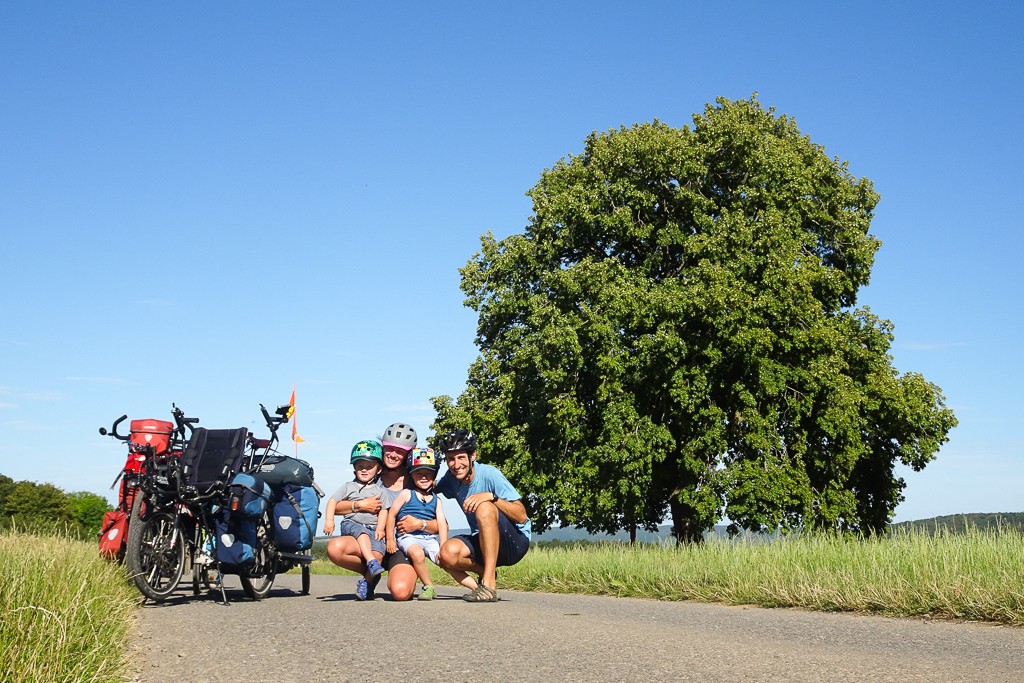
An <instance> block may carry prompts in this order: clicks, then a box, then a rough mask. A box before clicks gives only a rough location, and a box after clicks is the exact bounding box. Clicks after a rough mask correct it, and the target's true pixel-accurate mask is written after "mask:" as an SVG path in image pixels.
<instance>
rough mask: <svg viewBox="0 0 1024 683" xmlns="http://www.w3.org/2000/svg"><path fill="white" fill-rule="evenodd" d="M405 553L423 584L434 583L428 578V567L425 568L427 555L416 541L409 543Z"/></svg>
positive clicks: (429, 584)
mask: <svg viewBox="0 0 1024 683" xmlns="http://www.w3.org/2000/svg"><path fill="white" fill-rule="evenodd" d="M405 554H406V555H408V556H409V561H410V562H412V568H413V569H415V570H416V576H418V577H420V581H422V582H423V585H424V586H432V585H434V582H433V581H431V580H430V569H428V568H427V556H426V555H425V554H424V553H423V548H421V547H420V546H419V545H418V544H416V543H410V544H409V547H408V549H407V550H406V551H405Z"/></svg>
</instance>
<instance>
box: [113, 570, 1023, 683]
mask: <svg viewBox="0 0 1024 683" xmlns="http://www.w3.org/2000/svg"><path fill="white" fill-rule="evenodd" d="M227 585H228V598H229V600H231V604H230V605H229V606H223V605H221V604H219V603H218V602H217V600H218V599H219V595H220V594H219V593H209V594H204V595H200V596H198V597H193V596H192V594H191V587H190V584H189V588H188V589H187V590H182V591H181V592H180V594H179V595H177V596H175V597H173V598H172V599H171V600H169V601H168V602H166V603H163V604H160V605H146V606H144V607H143V608H142V609H141V610H140V614H139V618H138V622H137V624H136V629H135V634H134V640H133V642H132V644H131V646H130V647H131V650H132V652H133V661H135V662H136V665H135V671H134V672H133V673H132V676H131V677H130V678H129V679H128V680H129V681H136V682H138V683H186V682H188V683H191V682H193V681H197V682H198V681H201V682H206V681H210V682H217V681H224V682H230V683H237V682H239V681H242V682H244V683H262V682H263V681H288V683H302V682H305V681H331V682H342V681H358V682H360V683H373V682H375V681H381V682H388V683H391V682H396V681H397V682H405V681H409V682H410V683H413V682H415V683H428V682H430V681H445V682H448V683H459V682H470V681H474V682H475V681H485V680H486V681H497V682H505V681H514V682H516V683H525V682H528V681H573V682H585V681H596V682H604V681H643V682H651V681H702V682H708V683H714V682H716V681H722V682H726V681H728V682H729V683H733V682H736V681H787V682H789V681H793V682H800V681H814V682H815V683H819V682H826V683H831V682H838V681H872V682H877V681H900V682H906V681H930V682H932V683H936V682H942V681H979V682H980V681H984V682H986V683H995V682H999V681H1007V682H1010V681H1014V682H1017V681H1024V629H1019V628H1012V627H1000V626H993V625H987V624H970V623H948V622H938V621H927V620H921V619H887V618H881V617H871V616H854V615H848V614H822V613H814V612H805V611H801V610H778V609H775V610H770V609H761V608H756V607H749V608H748V607H727V606H721V605H705V604H698V603H680V602H658V601H653V600H634V599H625V598H608V597H595V596H576V595H552V594H546V593H517V592H512V591H501V597H502V600H501V601H500V602H497V603H490V604H469V603H466V602H464V601H463V600H461V599H460V598H459V597H458V596H460V595H461V594H462V593H463V592H465V591H464V590H463V589H461V588H448V587H444V586H442V587H440V588H439V589H438V593H439V597H438V599H436V600H434V601H433V602H417V601H415V600H414V601H412V602H408V603H397V602H394V601H392V600H390V599H389V598H386V597H385V599H381V598H378V599H376V600H373V601H368V602H357V601H356V600H355V598H354V597H353V592H354V590H355V579H354V577H349V576H313V578H312V589H311V593H310V595H308V596H302V595H300V594H299V593H298V585H299V577H298V576H291V575H289V576H283V577H279V578H278V580H277V582H276V583H275V585H274V589H273V591H272V592H271V595H270V596H269V597H268V598H267V599H266V600H263V601H261V602H253V601H250V600H247V599H246V598H245V597H244V595H243V593H242V591H241V589H240V587H239V585H238V582H237V578H236V577H228V583H227ZM382 593H383V594H384V595H385V596H386V595H387V592H386V591H382Z"/></svg>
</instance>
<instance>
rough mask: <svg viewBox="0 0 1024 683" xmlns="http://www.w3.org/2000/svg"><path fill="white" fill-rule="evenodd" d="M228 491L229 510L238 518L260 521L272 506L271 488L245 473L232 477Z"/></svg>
mask: <svg viewBox="0 0 1024 683" xmlns="http://www.w3.org/2000/svg"><path fill="white" fill-rule="evenodd" d="M228 491H229V492H230V497H229V498H228V508H229V509H230V510H231V513H232V514H234V515H236V516H240V517H245V518H247V519H258V518H259V517H262V516H263V513H264V512H266V511H267V506H268V505H269V504H270V487H269V486H267V485H266V484H265V483H264V482H263V480H262V479H259V478H257V477H254V476H252V475H251V474H246V473H245V472H239V473H237V474H235V476H233V477H231V482H230V484H228Z"/></svg>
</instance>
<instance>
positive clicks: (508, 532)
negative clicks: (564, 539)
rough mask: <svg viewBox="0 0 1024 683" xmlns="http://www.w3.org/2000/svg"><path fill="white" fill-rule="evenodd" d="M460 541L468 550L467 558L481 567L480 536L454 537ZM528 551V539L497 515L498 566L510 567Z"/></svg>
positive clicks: (505, 519) (500, 515) (515, 527)
mask: <svg viewBox="0 0 1024 683" xmlns="http://www.w3.org/2000/svg"><path fill="white" fill-rule="evenodd" d="M453 538H457V539H458V540H460V541H462V542H463V543H464V544H465V545H466V547H467V548H469V556H470V558H471V559H472V560H473V563H474V564H479V565H482V564H483V561H482V560H481V559H480V558H481V557H482V553H481V551H480V534H479V533H476V534H473V535H471V536H454V537H453ZM529 549H530V539H529V538H527V537H526V534H524V533H523V532H522V531H520V530H519V527H517V526H516V525H515V524H513V523H512V521H511V520H510V519H509V518H508V517H506V516H505V515H503V514H499V515H498V566H499V567H511V566H512V565H514V564H515V563H517V562H519V560H521V559H523V556H525V555H526V551H527V550H529Z"/></svg>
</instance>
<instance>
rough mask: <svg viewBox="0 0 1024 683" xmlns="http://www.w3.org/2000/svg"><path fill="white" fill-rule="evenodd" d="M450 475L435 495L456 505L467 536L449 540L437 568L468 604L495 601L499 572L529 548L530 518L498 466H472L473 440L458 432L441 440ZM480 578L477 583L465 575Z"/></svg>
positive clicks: (439, 448)
mask: <svg viewBox="0 0 1024 683" xmlns="http://www.w3.org/2000/svg"><path fill="white" fill-rule="evenodd" d="M437 446H438V450H440V451H441V452H442V453H444V456H445V461H446V462H447V464H448V471H447V472H446V473H445V475H444V476H443V477H441V480H440V481H439V482H437V487H436V489H435V490H436V491H437V492H438V493H440V494H441V495H443V496H445V497H446V498H452V499H454V500H456V501H458V503H459V505H460V506H462V510H463V512H465V513H466V519H467V521H468V522H469V528H470V531H471V532H472V533H471V534H470V535H468V536H453V537H452V538H449V539H448V541H447V542H446V543H445V544H444V545H443V546H441V552H440V554H438V556H437V563H438V564H439V565H440V566H441V567H443V568H444V569H445V570H446V571H447V572H448V573H449V574H451V576H452V578H454V579H455V580H456V581H458V582H459V583H460V584H462V585H463V586H465V587H466V588H470V589H472V590H470V592H469V593H466V594H465V595H463V596H462V599H463V600H466V601H468V602H497V600H498V591H497V587H496V584H497V571H496V570H497V568H498V567H508V566H511V565H513V564H516V563H517V562H519V560H521V559H523V556H524V555H526V551H527V550H529V549H530V519H529V517H527V516H526V507H525V506H524V505H523V501H522V496H520V495H519V492H518V491H516V489H515V487H514V486H512V484H510V483H509V481H508V479H506V478H505V475H503V474H502V473H501V470H499V469H498V468H497V467H492V466H491V465H485V464H483V463H478V462H477V461H476V435H475V434H473V432H470V431H466V430H464V429H457V430H455V431H454V432H449V433H447V434H444V435H443V436H441V438H440V439H439V440H438V444H437ZM468 572H474V573H476V574H478V575H479V576H480V581H479V583H478V582H477V581H475V580H474V579H473V577H471V576H470V575H469V573H468Z"/></svg>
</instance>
